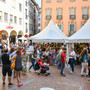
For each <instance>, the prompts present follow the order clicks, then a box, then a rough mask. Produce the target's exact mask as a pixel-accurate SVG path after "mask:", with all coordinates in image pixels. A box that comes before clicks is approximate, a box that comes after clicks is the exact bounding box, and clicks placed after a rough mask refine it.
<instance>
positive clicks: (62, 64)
mask: <svg viewBox="0 0 90 90" xmlns="http://www.w3.org/2000/svg"><path fill="white" fill-rule="evenodd" d="M64 64H65V63H61V75H63V69H64V67H65V65H64Z"/></svg>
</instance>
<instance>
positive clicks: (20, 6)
mask: <svg viewBox="0 0 90 90" xmlns="http://www.w3.org/2000/svg"><path fill="white" fill-rule="evenodd" d="M19 11H22V4H21V3H19Z"/></svg>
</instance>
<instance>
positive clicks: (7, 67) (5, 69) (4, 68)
mask: <svg viewBox="0 0 90 90" xmlns="http://www.w3.org/2000/svg"><path fill="white" fill-rule="evenodd" d="M7 73H8V76H12V70H11V69H10V65H3V66H2V74H3V76H6V74H7Z"/></svg>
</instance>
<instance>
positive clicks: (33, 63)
mask: <svg viewBox="0 0 90 90" xmlns="http://www.w3.org/2000/svg"><path fill="white" fill-rule="evenodd" d="M31 63H32V65H31V66H30V67H29V70H30V69H31V68H32V67H33V69H34V70H36V69H35V60H31Z"/></svg>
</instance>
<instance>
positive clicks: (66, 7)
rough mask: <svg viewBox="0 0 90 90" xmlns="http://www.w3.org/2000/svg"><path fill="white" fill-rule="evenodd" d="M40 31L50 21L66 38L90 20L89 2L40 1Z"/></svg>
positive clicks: (71, 0) (76, 0)
mask: <svg viewBox="0 0 90 90" xmlns="http://www.w3.org/2000/svg"><path fill="white" fill-rule="evenodd" d="M41 7H42V10H41V12H42V15H41V18H42V20H41V23H42V25H41V30H43V29H44V28H45V27H46V26H47V24H48V23H49V21H50V20H51V19H52V20H53V21H54V24H57V25H58V27H59V28H60V29H61V30H62V31H63V32H64V33H65V34H66V35H68V36H70V35H72V34H73V33H75V32H76V31H77V30H79V29H80V28H81V27H82V26H83V25H84V24H85V23H86V22H87V20H88V19H89V18H90V0H41Z"/></svg>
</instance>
